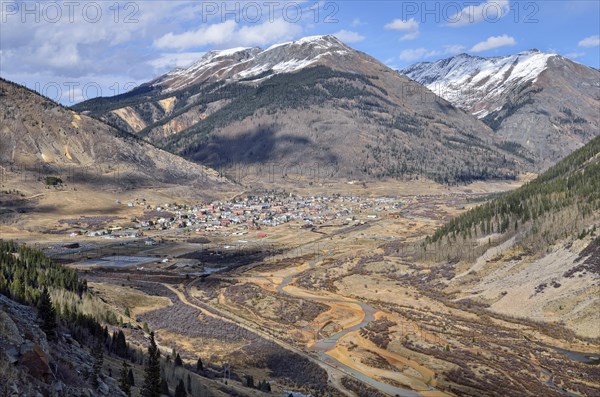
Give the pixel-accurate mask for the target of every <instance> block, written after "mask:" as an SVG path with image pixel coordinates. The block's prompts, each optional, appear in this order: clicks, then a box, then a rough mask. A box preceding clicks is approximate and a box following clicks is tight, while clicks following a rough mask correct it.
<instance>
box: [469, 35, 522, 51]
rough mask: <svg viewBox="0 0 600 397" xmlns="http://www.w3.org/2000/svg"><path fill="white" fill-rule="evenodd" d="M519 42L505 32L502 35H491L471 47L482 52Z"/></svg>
mask: <svg viewBox="0 0 600 397" xmlns="http://www.w3.org/2000/svg"><path fill="white" fill-rule="evenodd" d="M515 44H517V42H516V41H515V39H514V38H513V37H511V36H508V35H505V34H503V35H502V36H491V37H488V39H487V40H485V41H482V42H479V43H477V44H475V45H474V46H473V48H471V51H472V52H482V51H488V50H492V49H494V48H498V47H504V46H507V45H515Z"/></svg>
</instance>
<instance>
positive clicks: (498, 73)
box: [399, 50, 600, 171]
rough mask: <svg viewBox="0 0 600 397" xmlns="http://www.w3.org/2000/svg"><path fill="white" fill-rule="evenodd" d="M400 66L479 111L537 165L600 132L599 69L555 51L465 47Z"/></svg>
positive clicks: (555, 158) (457, 102)
mask: <svg viewBox="0 0 600 397" xmlns="http://www.w3.org/2000/svg"><path fill="white" fill-rule="evenodd" d="M399 72H400V73H402V74H404V75H406V76H408V77H409V78H411V79H413V80H415V81H417V82H419V83H421V84H424V85H425V86H427V87H428V88H430V89H431V90H433V91H434V92H436V93H437V94H438V95H440V96H442V97H443V98H445V99H447V100H448V101H450V102H451V103H453V104H454V105H455V106H457V107H459V108H461V109H463V110H465V111H467V112H469V113H471V114H473V115H474V116H475V117H478V118H479V119H480V120H481V121H483V122H484V123H485V124H487V125H488V126H489V127H490V128H492V130H494V133H495V135H497V136H499V137H500V138H502V139H505V140H507V141H511V142H516V143H518V144H519V145H521V146H522V147H524V148H525V149H526V150H527V152H528V153H529V156H530V157H531V158H532V159H533V160H535V163H536V167H535V169H536V170H537V171H543V170H544V169H547V168H548V167H550V166H551V165H553V164H554V163H556V162H557V161H559V160H560V159H562V158H564V157H565V156H566V155H568V154H569V153H571V152H572V151H574V150H576V149H578V148H579V147H581V146H583V145H584V144H585V143H587V142H588V141H589V140H591V139H592V138H594V137H595V136H597V135H598V132H599V131H600V117H599V114H598V111H597V109H598V108H599V107H600V93H599V89H600V73H598V71H597V70H596V69H593V68H589V67H587V66H585V65H582V64H579V63H576V62H573V61H571V60H569V59H567V58H564V57H562V56H560V55H558V54H546V53H543V52H540V51H538V50H529V51H523V52H520V53H517V54H513V55H507V56H500V57H490V58H484V57H478V56H471V55H468V54H467V55H465V54H460V55H457V56H454V57H450V58H446V59H442V60H438V61H435V62H422V63H417V64H414V65H412V66H409V67H407V68H405V69H402V70H400V71H399Z"/></svg>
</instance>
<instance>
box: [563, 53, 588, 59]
mask: <svg viewBox="0 0 600 397" xmlns="http://www.w3.org/2000/svg"><path fill="white" fill-rule="evenodd" d="M584 55H585V52H570V53H568V54H565V58H569V59H577V58H581V57H582V56H584Z"/></svg>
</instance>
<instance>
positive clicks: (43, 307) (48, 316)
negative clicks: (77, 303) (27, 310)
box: [38, 287, 56, 340]
mask: <svg viewBox="0 0 600 397" xmlns="http://www.w3.org/2000/svg"><path fill="white" fill-rule="evenodd" d="M38 316H39V317H40V318H41V319H42V331H44V333H45V334H46V337H47V338H48V339H50V340H54V339H55V338H56V311H55V310H54V306H52V300H51V299H50V294H49V293H48V289H47V288H46V287H44V289H43V290H42V294H41V295H40V300H39V303H38Z"/></svg>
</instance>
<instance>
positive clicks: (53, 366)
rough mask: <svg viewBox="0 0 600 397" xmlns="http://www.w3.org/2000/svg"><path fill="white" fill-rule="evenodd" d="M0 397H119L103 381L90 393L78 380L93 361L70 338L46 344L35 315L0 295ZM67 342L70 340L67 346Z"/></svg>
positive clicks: (112, 384)
mask: <svg viewBox="0 0 600 397" xmlns="http://www.w3.org/2000/svg"><path fill="white" fill-rule="evenodd" d="M0 320H1V322H0V395H2V396H10V397H12V396H15V397H40V396H41V397H46V396H52V397H55V396H56V397H58V396H60V397H81V396H90V397H92V396H97V395H105V396H111V397H112V396H122V395H123V394H122V392H121V390H119V388H118V386H117V384H116V382H114V380H112V379H111V378H108V377H106V378H104V379H103V380H102V383H101V386H102V387H101V390H100V391H94V390H93V388H92V387H91V385H90V384H89V380H86V379H84V378H83V377H82V375H81V374H82V373H83V372H85V371H88V372H89V371H91V366H92V363H93V359H92V357H91V355H90V353H89V352H88V351H87V350H85V349H83V348H81V346H79V344H78V343H76V342H75V341H73V340H72V339H71V338H70V336H68V335H63V334H60V335H59V338H58V341H56V342H51V343H49V342H48V340H47V339H46V335H45V334H44V332H42V331H41V329H40V327H39V325H38V319H37V315H36V312H35V310H34V309H33V308H31V307H29V306H23V305H20V304H18V303H16V302H14V301H12V300H10V299H8V298H7V297H5V296H4V295H0ZM68 341H71V343H69V342H68Z"/></svg>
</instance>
